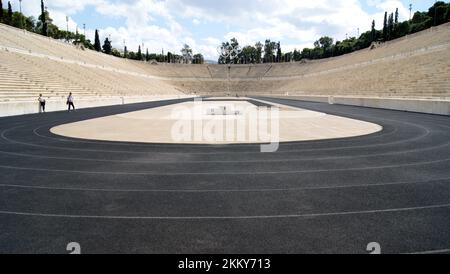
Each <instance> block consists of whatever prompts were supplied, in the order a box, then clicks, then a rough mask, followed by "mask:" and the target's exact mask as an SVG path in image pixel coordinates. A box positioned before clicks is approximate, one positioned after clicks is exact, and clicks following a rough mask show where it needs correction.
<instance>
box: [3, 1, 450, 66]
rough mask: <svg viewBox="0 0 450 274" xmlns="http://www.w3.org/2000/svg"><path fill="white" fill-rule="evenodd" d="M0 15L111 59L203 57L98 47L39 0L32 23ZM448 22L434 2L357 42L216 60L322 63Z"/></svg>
mask: <svg viewBox="0 0 450 274" xmlns="http://www.w3.org/2000/svg"><path fill="white" fill-rule="evenodd" d="M0 6H1V12H0V22H1V23H5V24H8V25H11V26H13V27H17V28H21V29H26V30H27V31H30V32H34V33H38V34H42V35H45V36H49V37H52V38H54V39H58V40H66V41H67V42H71V43H73V44H75V45H80V46H81V47H83V48H88V49H91V50H96V51H98V52H103V53H105V54H109V55H114V56H116V57H121V58H127V59H133V60H144V61H151V60H154V61H157V62H167V63H193V64H203V63H204V58H203V55H202V54H200V53H198V54H193V51H192V49H191V48H190V47H189V46H188V45H184V46H183V48H182V49H181V55H179V54H173V53H171V52H168V53H167V54H164V52H162V53H160V54H157V53H149V52H148V49H146V52H145V53H143V51H142V48H141V46H139V47H138V50H137V52H133V51H129V50H128V49H127V47H126V46H125V47H124V49H123V51H119V50H118V49H116V48H113V47H112V44H111V41H110V39H109V38H106V39H105V40H104V42H103V45H101V42H100V38H99V37H100V36H99V32H98V30H96V31H95V38H94V43H92V42H91V40H89V39H86V36H85V35H84V34H80V33H79V32H78V28H77V30H76V32H75V33H74V32H70V31H68V30H61V29H59V28H58V27H57V26H56V25H54V24H53V20H52V19H51V17H50V14H49V12H48V11H47V9H46V8H45V7H44V1H43V0H41V14H40V15H39V17H38V19H37V20H36V19H35V18H34V17H33V16H30V17H26V16H24V15H23V14H22V13H20V12H17V11H16V12H14V11H13V10H12V6H11V3H10V2H9V1H8V6H7V9H3V3H2V0H0ZM449 21H450V3H445V2H443V1H438V2H436V3H435V4H434V5H433V6H431V7H430V8H429V9H428V11H427V12H419V11H418V12H416V13H415V14H414V16H413V17H412V18H411V20H407V21H404V22H399V21H398V9H397V10H396V11H395V13H391V14H388V12H385V15H384V22H383V28H382V29H381V30H377V29H376V22H375V20H374V21H372V28H371V30H370V31H367V32H364V33H362V34H361V35H360V36H359V37H358V38H356V37H350V38H346V39H345V40H343V41H336V42H334V39H333V38H331V37H328V36H324V37H321V38H320V39H319V40H317V41H316V42H315V43H314V48H304V49H303V50H302V51H299V50H294V51H293V52H286V53H283V52H282V50H281V43H280V42H274V41H271V40H270V39H267V40H266V41H265V42H264V44H263V43H261V42H257V43H256V44H255V45H254V46H251V45H247V46H244V47H243V48H242V49H241V51H240V52H234V53H231V54H230V55H227V56H221V57H219V60H218V62H219V63H220V64H229V63H237V64H257V63H281V62H292V61H301V60H302V59H323V58H328V57H334V56H340V55H343V54H347V53H351V52H354V51H357V50H360V49H365V48H368V47H370V46H371V45H372V44H373V43H377V42H386V41H390V40H393V39H396V38H400V37H403V36H405V35H408V34H412V33H416V32H419V31H422V30H425V29H428V28H430V27H433V26H437V25H440V24H444V23H446V22H449ZM230 47H233V48H238V47H240V46H239V42H238V41H237V39H236V38H233V39H231V40H230V41H228V42H223V43H222V45H221V48H222V49H227V48H230Z"/></svg>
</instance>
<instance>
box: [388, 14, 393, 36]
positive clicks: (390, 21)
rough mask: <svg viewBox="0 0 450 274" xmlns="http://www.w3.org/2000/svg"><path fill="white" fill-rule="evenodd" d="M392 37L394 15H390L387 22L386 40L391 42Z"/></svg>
mask: <svg viewBox="0 0 450 274" xmlns="http://www.w3.org/2000/svg"><path fill="white" fill-rule="evenodd" d="M393 36H394V14H393V13H391V15H389V21H388V39H389V40H391V39H392V38H393Z"/></svg>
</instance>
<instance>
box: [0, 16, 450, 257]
mask: <svg viewBox="0 0 450 274" xmlns="http://www.w3.org/2000/svg"><path fill="white" fill-rule="evenodd" d="M436 13H437V12H436ZM221 50H222V52H221V54H223V57H225V59H226V58H229V59H231V60H232V59H233V58H234V57H233V56H232V54H233V53H232V51H230V50H229V48H225V47H222V48H221ZM286 58H288V57H286ZM164 60H165V59H163V61H162V62H161V61H158V60H152V61H141V60H131V59H127V58H120V57H116V56H112V55H108V54H104V53H102V52H98V51H96V50H90V49H85V48H82V47H80V46H79V45H73V44H70V43H67V42H64V41H61V40H58V39H53V38H51V37H46V36H44V35H41V34H39V33H33V32H31V31H27V30H25V29H20V28H17V27H14V26H11V24H6V23H5V22H4V23H1V24H0V116H1V118H0V155H1V157H0V178H1V180H0V197H1V198H0V253H69V251H72V247H73V246H75V247H76V248H75V249H73V250H78V251H80V250H79V249H81V252H82V253H164V254H165V253H177V254H186V253H187V254H192V253H195V254H197V253H199V254H209V253H219V254H236V253H239V254H255V253H258V254H302V253H313V254H317V253H339V254H342V253H350V254H368V253H370V252H378V253H379V252H382V253H395V254H398V253H449V252H450V230H449V226H450V218H449V216H450V142H449V140H450V117H449V115H450V23H448V21H446V22H442V23H441V24H436V25H435V26H431V27H430V28H426V29H424V30H420V31H417V32H415V33H411V34H408V35H405V36H402V37H398V38H395V39H391V40H389V41H384V42H378V43H372V44H371V46H370V47H368V48H364V49H360V50H356V51H354V52H351V53H347V54H343V55H339V56H331V57H328V58H322V59H302V60H301V61H294V60H289V61H288V62H261V63H256V64H255V63H247V62H228V63H225V64H207V63H203V64H194V63H188V64H181V63H171V62H164ZM69 93H71V94H73V96H74V98H75V101H74V102H75V107H76V111H67V107H68V106H67V105H68V103H69V98H68V97H67V95H68V94H69ZM40 94H41V96H42V98H45V112H44V111H43V110H42V108H41V105H40V104H39V103H40V102H41V101H39V102H38V101H37V100H38V96H39V95H40ZM70 102H72V101H70ZM69 110H70V106H69ZM372 247H373V249H372ZM380 249H381V250H380Z"/></svg>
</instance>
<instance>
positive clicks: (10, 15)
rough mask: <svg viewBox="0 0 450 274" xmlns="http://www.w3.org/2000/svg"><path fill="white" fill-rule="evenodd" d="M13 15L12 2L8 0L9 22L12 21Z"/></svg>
mask: <svg viewBox="0 0 450 274" xmlns="http://www.w3.org/2000/svg"><path fill="white" fill-rule="evenodd" d="M12 17H13V11H12V6H11V2H10V1H8V18H7V22H8V24H11V23H12Z"/></svg>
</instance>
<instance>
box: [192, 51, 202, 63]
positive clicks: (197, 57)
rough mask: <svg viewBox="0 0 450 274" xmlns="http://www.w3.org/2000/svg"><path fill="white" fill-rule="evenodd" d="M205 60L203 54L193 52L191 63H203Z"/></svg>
mask: <svg viewBox="0 0 450 274" xmlns="http://www.w3.org/2000/svg"><path fill="white" fill-rule="evenodd" d="M204 62H205V59H204V58H203V55H202V54H200V53H197V54H194V56H193V59H192V63H193V64H203V63H204Z"/></svg>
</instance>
